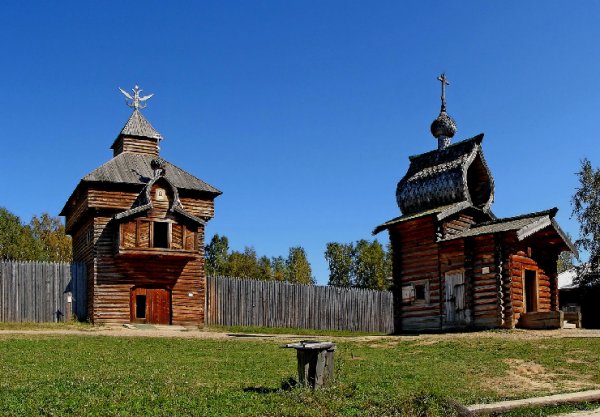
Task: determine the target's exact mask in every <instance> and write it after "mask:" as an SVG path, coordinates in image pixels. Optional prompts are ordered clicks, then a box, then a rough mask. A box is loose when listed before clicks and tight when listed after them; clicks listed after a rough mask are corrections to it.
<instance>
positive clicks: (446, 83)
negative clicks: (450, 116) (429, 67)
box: [437, 73, 450, 111]
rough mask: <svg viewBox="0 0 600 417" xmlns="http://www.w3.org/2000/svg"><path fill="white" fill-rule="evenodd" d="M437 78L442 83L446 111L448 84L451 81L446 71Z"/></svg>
mask: <svg viewBox="0 0 600 417" xmlns="http://www.w3.org/2000/svg"><path fill="white" fill-rule="evenodd" d="M437 79H438V81H440V82H441V83H442V111H446V86H447V85H450V83H449V82H448V79H447V78H446V74H444V73H442V75H440V76H439V77H437Z"/></svg>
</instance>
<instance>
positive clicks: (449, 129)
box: [431, 73, 456, 150]
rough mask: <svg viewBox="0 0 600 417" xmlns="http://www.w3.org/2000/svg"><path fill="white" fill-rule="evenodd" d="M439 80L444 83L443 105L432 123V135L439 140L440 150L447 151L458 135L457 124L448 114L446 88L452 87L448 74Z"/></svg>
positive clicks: (442, 75) (438, 78) (441, 76)
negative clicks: (454, 137)
mask: <svg viewBox="0 0 600 417" xmlns="http://www.w3.org/2000/svg"><path fill="white" fill-rule="evenodd" d="M437 80H438V81H440V82H441V83H442V97H441V100H442V105H441V108H440V114H439V116H438V117H437V119H435V120H434V121H433V123H431V134H432V135H433V136H434V137H435V138H436V139H437V140H438V150H443V149H446V148H447V147H448V146H449V145H450V142H451V139H452V137H453V136H454V134H455V133H456V122H454V119H452V117H450V116H449V115H448V114H447V113H446V86H447V85H450V83H449V82H448V79H447V78H446V74H444V73H442V74H441V75H440V76H439V77H437Z"/></svg>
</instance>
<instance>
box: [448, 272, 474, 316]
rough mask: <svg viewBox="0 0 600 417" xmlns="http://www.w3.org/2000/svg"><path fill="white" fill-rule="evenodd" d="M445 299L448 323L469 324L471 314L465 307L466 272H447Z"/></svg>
mask: <svg viewBox="0 0 600 417" xmlns="http://www.w3.org/2000/svg"><path fill="white" fill-rule="evenodd" d="M444 278H445V284H446V285H445V286H444V301H445V308H446V323H447V324H467V323H468V321H469V316H468V314H467V310H466V309H465V274H464V272H463V271H453V272H446V274H445V277H444Z"/></svg>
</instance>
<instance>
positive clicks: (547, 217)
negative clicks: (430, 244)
mask: <svg viewBox="0 0 600 417" xmlns="http://www.w3.org/2000/svg"><path fill="white" fill-rule="evenodd" d="M557 212H558V209H557V208H556V207H554V208H552V209H550V210H545V211H540V212H536V213H529V214H524V215H521V216H516V217H509V218H504V219H496V220H492V221H489V222H485V223H480V224H478V225H475V226H473V227H471V228H470V229H467V230H465V231H463V232H461V233H458V234H455V235H452V236H449V237H446V238H443V239H440V240H439V242H447V241H451V240H456V239H464V238H467V237H473V236H480V235H485V234H497V233H505V232H514V233H515V235H516V237H517V240H518V241H524V240H525V239H528V238H530V237H533V236H534V235H535V236H537V237H538V238H539V239H541V240H543V241H544V242H545V243H548V244H550V245H560V246H559V247H558V248H557V249H558V250H559V251H570V252H572V253H573V254H574V255H575V256H576V257H579V252H578V251H577V248H576V247H575V245H574V244H573V243H572V242H571V240H570V239H569V237H568V236H567V235H566V233H565V232H563V230H562V229H561V228H560V226H559V225H558V222H557V221H556V220H555V219H554V217H555V216H556V213H557Z"/></svg>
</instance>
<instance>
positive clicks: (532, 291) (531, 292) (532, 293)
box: [524, 269, 537, 313]
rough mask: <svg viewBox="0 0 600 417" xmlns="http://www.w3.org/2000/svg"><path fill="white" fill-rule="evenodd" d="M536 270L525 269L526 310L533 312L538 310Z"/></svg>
mask: <svg viewBox="0 0 600 417" xmlns="http://www.w3.org/2000/svg"><path fill="white" fill-rule="evenodd" d="M535 276H536V273H535V271H532V270H529V269H526V270H525V286H524V288H525V312H526V313H531V312H533V311H536V310H537V288H536V279H535Z"/></svg>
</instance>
